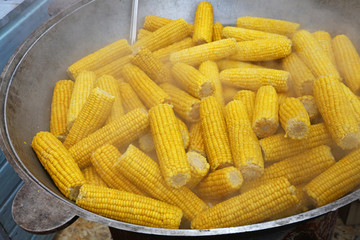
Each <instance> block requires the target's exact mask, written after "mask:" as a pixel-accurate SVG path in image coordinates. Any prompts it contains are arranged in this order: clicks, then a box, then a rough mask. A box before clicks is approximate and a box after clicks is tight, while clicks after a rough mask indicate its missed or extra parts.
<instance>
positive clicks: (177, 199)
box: [114, 145, 207, 220]
mask: <svg viewBox="0 0 360 240" xmlns="http://www.w3.org/2000/svg"><path fill="white" fill-rule="evenodd" d="M114 167H115V169H116V170H117V171H118V172H119V173H121V174H124V176H126V177H127V178H128V179H129V180H130V181H131V182H132V183H134V184H135V185H136V186H138V187H139V188H141V189H142V190H143V191H144V192H147V193H148V194H149V195H150V196H152V197H154V198H156V199H159V200H161V201H164V202H167V203H169V204H172V205H174V206H177V207H179V208H181V209H182V210H183V212H184V217H185V218H187V219H188V220H191V219H193V218H194V217H195V216H196V215H198V214H199V213H200V212H202V211H203V210H205V209H206V208H207V205H206V204H205V203H204V202H203V201H202V200H201V199H200V198H198V197H197V196H196V195H195V194H194V193H193V192H191V191H190V190H189V189H188V188H187V187H180V188H173V187H169V186H168V185H167V183H166V182H165V180H164V178H163V177H162V175H161V171H160V168H159V165H158V164H157V163H156V162H155V161H153V160H152V159H151V158H150V157H149V156H147V155H146V154H145V153H143V152H141V151H140V150H139V149H138V148H136V147H135V146H133V145H130V146H129V147H128V149H127V150H126V152H125V153H124V154H123V155H122V156H121V158H119V159H118V161H117V162H116V164H115V165H114Z"/></svg>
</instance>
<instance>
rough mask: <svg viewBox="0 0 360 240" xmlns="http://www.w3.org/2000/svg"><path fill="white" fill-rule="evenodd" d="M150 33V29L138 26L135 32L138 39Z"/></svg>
mask: <svg viewBox="0 0 360 240" xmlns="http://www.w3.org/2000/svg"><path fill="white" fill-rule="evenodd" d="M150 34H152V32H151V31H149V30H145V29H143V28H140V29H139V31H138V34H137V40H140V39H141V38H144V37H146V36H148V35H150Z"/></svg>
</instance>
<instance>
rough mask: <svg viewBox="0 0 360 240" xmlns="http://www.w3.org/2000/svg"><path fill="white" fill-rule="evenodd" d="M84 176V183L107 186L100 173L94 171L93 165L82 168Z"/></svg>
mask: <svg viewBox="0 0 360 240" xmlns="http://www.w3.org/2000/svg"><path fill="white" fill-rule="evenodd" d="M82 173H83V175H84V178H85V180H86V184H90V185H95V186H102V187H107V185H106V183H105V182H104V180H102V178H101V177H100V175H99V174H98V173H97V172H96V170H95V168H94V166H89V167H87V168H84V169H83V170H82Z"/></svg>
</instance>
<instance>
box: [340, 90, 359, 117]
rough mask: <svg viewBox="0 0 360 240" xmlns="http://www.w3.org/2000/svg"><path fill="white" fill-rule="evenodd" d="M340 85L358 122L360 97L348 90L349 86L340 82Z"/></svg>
mask: <svg viewBox="0 0 360 240" xmlns="http://www.w3.org/2000/svg"><path fill="white" fill-rule="evenodd" d="M341 86H342V89H343V90H344V93H345V96H346V99H347V100H348V101H349V103H350V107H351V109H352V110H353V112H354V114H355V117H356V120H357V122H358V123H360V99H359V98H358V96H356V95H355V94H354V93H353V92H352V91H351V90H350V88H348V87H347V86H345V84H343V83H341Z"/></svg>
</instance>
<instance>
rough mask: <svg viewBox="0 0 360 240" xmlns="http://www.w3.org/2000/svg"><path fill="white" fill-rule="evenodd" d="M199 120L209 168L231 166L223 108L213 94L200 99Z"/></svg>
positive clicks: (213, 169)
mask: <svg viewBox="0 0 360 240" xmlns="http://www.w3.org/2000/svg"><path fill="white" fill-rule="evenodd" d="M200 121H201V130H202V136H203V139H204V143H205V149H206V156H207V157H208V161H209V163H210V167H211V170H212V171H215V170H216V169H220V168H224V167H228V166H231V165H232V164H233V160H232V157H231V151H230V144H229V139H228V133H227V130H226V123H225V118H224V115H223V109H222V106H221V105H220V104H219V102H218V101H217V100H216V98H215V97H214V96H210V97H207V98H205V99H203V100H201V102H200Z"/></svg>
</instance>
